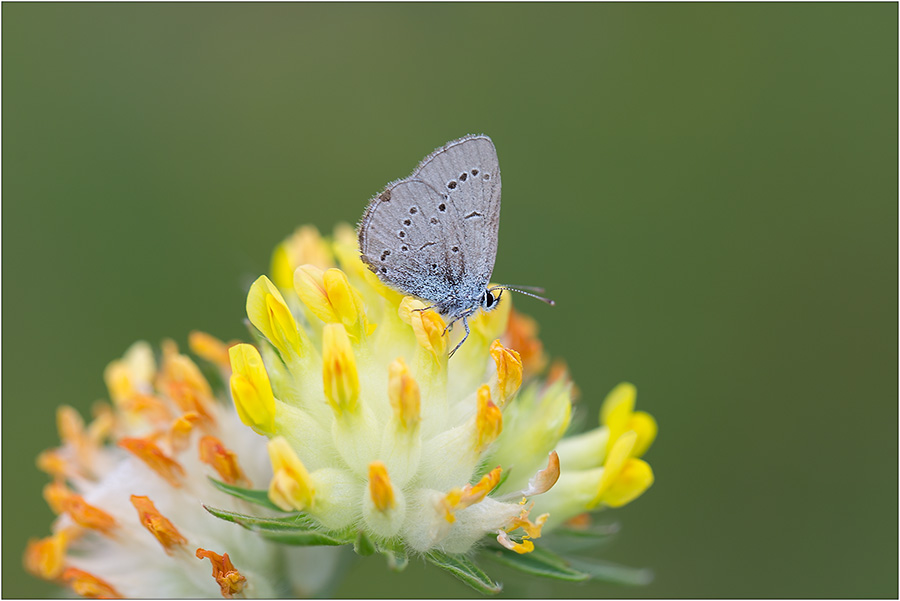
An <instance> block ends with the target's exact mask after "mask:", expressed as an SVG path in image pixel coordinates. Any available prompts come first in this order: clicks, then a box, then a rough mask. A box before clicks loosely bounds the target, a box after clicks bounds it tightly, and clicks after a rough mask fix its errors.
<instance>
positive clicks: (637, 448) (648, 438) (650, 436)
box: [628, 411, 657, 457]
mask: <svg viewBox="0 0 900 601" xmlns="http://www.w3.org/2000/svg"><path fill="white" fill-rule="evenodd" d="M628 429H629V430H634V431H635V432H636V433H637V437H638V438H637V442H636V443H634V449H633V450H632V451H631V456H632V457H641V456H642V455H643V454H644V453H646V452H647V449H649V448H650V445H651V444H653V441H654V440H655V439H656V431H657V425H656V420H655V419H653V416H652V415H650V414H649V413H646V412H644V411H635V412H634V414H633V415H632V416H631V420H630V421H629V422H628Z"/></svg>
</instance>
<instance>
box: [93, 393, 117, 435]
mask: <svg viewBox="0 0 900 601" xmlns="http://www.w3.org/2000/svg"><path fill="white" fill-rule="evenodd" d="M91 414H92V415H93V416H94V419H93V420H92V421H91V423H90V425H89V426H88V436H89V437H90V440H91V442H92V443H93V444H94V445H99V444H101V443H102V442H103V441H105V440H106V439H107V438H109V435H110V434H112V431H113V428H114V427H115V425H116V415H115V413H113V410H112V408H111V407H110V406H109V405H108V404H107V403H104V402H98V403H94V406H93V407H92V409H91Z"/></svg>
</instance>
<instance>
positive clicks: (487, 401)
mask: <svg viewBox="0 0 900 601" xmlns="http://www.w3.org/2000/svg"><path fill="white" fill-rule="evenodd" d="M475 428H476V435H475V448H476V450H478V451H483V450H484V449H486V448H488V447H489V446H490V445H491V444H492V443H493V442H494V441H495V440H497V437H498V436H500V432H502V431H503V413H502V412H501V411H500V408H499V407H497V405H495V404H494V403H493V402H492V401H491V389H490V386H488V385H487V384H482V385H481V387H480V388H479V389H478V414H477V415H476V416H475Z"/></svg>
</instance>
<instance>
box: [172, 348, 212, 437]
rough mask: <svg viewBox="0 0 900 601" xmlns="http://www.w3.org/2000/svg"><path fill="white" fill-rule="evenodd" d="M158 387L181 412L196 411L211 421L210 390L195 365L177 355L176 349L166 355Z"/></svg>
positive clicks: (188, 359) (183, 356) (182, 356)
mask: <svg viewBox="0 0 900 601" xmlns="http://www.w3.org/2000/svg"><path fill="white" fill-rule="evenodd" d="M158 386H159V387H160V388H161V389H162V390H163V391H165V392H166V393H167V394H168V396H169V397H170V398H171V399H172V400H173V401H175V404H176V405H178V407H179V408H180V409H181V410H182V411H185V412H186V411H196V412H197V413H199V414H200V415H202V416H203V417H204V418H208V419H210V420H212V416H211V414H210V411H209V409H210V405H211V404H212V403H213V400H212V399H213V395H212V388H211V387H210V385H209V382H207V381H206V378H205V377H203V373H202V372H201V371H200V368H199V367H197V364H196V363H194V362H193V361H191V359H190V357H187V356H186V355H181V354H178V351H177V349H176V350H175V351H174V352H170V353H167V354H166V356H165V358H164V360H163V366H162V370H161V372H160V375H159V382H158Z"/></svg>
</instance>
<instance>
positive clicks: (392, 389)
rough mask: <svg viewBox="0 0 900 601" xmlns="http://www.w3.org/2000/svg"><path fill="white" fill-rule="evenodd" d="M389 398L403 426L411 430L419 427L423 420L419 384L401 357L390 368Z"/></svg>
mask: <svg viewBox="0 0 900 601" xmlns="http://www.w3.org/2000/svg"><path fill="white" fill-rule="evenodd" d="M388 397H389V398H390V399H391V407H393V408H394V415H396V416H397V419H398V421H399V422H400V424H401V426H403V427H404V428H408V429H409V428H414V427H415V426H417V425H418V423H419V420H420V418H421V415H420V410H421V398H420V394H419V384H418V383H417V382H416V380H415V379H414V378H413V377H412V374H410V373H409V368H408V367H407V366H406V363H404V362H403V359H401V358H399V357H398V358H397V359H396V360H394V362H393V363H391V365H390V367H389V373H388Z"/></svg>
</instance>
